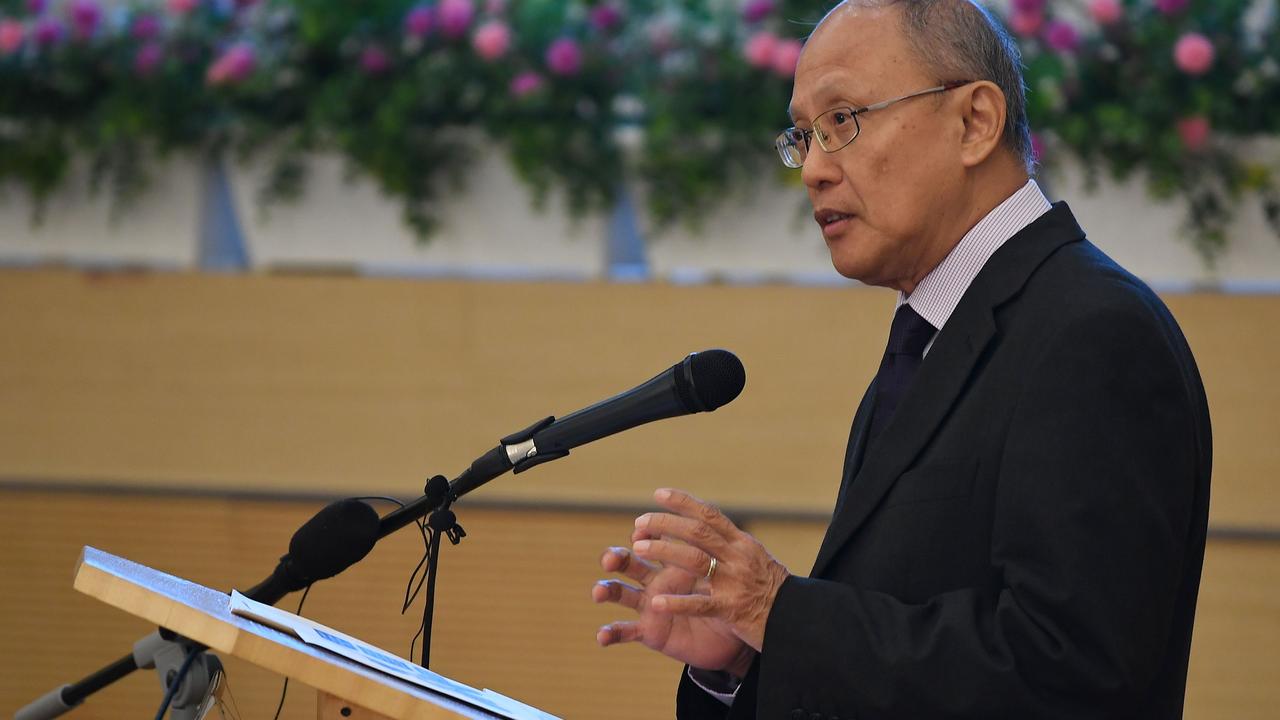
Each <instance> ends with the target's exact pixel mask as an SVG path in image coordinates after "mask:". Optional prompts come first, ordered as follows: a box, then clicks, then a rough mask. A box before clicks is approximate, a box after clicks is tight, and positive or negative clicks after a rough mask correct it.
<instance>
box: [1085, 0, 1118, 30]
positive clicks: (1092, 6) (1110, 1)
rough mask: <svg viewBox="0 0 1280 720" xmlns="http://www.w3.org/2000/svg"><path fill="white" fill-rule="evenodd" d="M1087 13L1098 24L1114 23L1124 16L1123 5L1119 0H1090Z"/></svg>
mask: <svg viewBox="0 0 1280 720" xmlns="http://www.w3.org/2000/svg"><path fill="white" fill-rule="evenodd" d="M1089 14H1090V15H1092V16H1093V21H1094V22H1096V23H1098V24H1099V25H1114V24H1115V23H1118V22H1120V19H1121V18H1123V17H1124V7H1123V6H1122V5H1121V4H1120V0H1090V2H1089Z"/></svg>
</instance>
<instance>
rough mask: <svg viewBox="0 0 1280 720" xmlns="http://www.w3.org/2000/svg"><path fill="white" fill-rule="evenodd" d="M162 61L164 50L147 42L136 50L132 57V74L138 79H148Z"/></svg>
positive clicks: (158, 45)
mask: <svg viewBox="0 0 1280 720" xmlns="http://www.w3.org/2000/svg"><path fill="white" fill-rule="evenodd" d="M163 60H164V48H162V47H160V43H155V42H149V43H147V44H145V45H143V46H142V47H140V48H138V52H137V53H135V54H134V56H133V74H134V75H137V76H138V77H150V76H151V75H152V73H154V72H155V71H156V69H157V68H159V67H160V63H161V61H163Z"/></svg>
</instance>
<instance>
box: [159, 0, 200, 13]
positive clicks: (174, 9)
mask: <svg viewBox="0 0 1280 720" xmlns="http://www.w3.org/2000/svg"><path fill="white" fill-rule="evenodd" d="M165 7H167V8H169V12H171V13H173V14H174V15H186V14H187V13H189V12H191V11H192V10H195V9H196V8H197V7H200V0H166V1H165Z"/></svg>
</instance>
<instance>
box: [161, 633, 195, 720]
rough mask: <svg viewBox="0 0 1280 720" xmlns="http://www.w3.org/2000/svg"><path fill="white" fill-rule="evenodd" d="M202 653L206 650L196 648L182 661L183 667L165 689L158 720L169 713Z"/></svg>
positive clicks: (162, 719)
mask: <svg viewBox="0 0 1280 720" xmlns="http://www.w3.org/2000/svg"><path fill="white" fill-rule="evenodd" d="M202 652H204V648H202V647H194V648H192V649H191V650H189V651H188V652H187V656H186V657H185V658H183V659H182V665H180V666H179V667H178V672H177V673H175V674H174V676H173V680H171V681H170V682H169V685H168V687H166V688H165V691H164V699H163V700H161V701H160V709H159V710H157V711H156V720H164V714H165V713H167V712H169V704H170V703H172V702H173V696H174V695H177V694H178V688H180V687H182V683H183V681H184V680H186V679H187V673H188V672H190V671H191V666H192V664H194V663H195V661H196V658H197V657H199V655H200V653H202Z"/></svg>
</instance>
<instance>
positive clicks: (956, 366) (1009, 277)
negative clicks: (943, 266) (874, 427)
mask: <svg viewBox="0 0 1280 720" xmlns="http://www.w3.org/2000/svg"><path fill="white" fill-rule="evenodd" d="M1083 236H1084V234H1083V232H1082V231H1081V230H1080V227H1079V225H1077V224H1076V222H1075V219H1074V218H1073V217H1072V215H1071V211H1070V210H1069V209H1068V208H1067V207H1066V205H1065V204H1063V203H1059V204H1057V205H1055V206H1054V208H1053V209H1052V210H1050V211H1049V212H1047V213H1045V214H1044V215H1042V216H1041V217H1040V218H1039V219H1037V220H1036V221H1035V222H1033V223H1032V224H1031V225H1029V226H1027V227H1026V228H1024V229H1023V230H1022V231H1021V232H1019V233H1018V234H1017V235H1015V236H1014V237H1013V238H1011V239H1010V240H1009V241H1008V242H1007V243H1005V244H1004V246H1002V247H1001V248H1000V250H998V251H996V253H995V254H994V255H992V256H991V259H990V260H988V261H987V264H986V265H985V266H984V267H983V269H982V271H981V272H979V273H978V276H977V277H976V278H975V279H974V281H973V284H972V285H970V286H969V289H968V290H967V291H966V292H965V295H964V298H963V299H962V300H961V301H960V304H959V306H957V307H956V310H955V312H954V313H952V315H951V318H950V319H949V320H948V321H947V324H946V326H945V327H944V328H943V330H942V331H941V332H940V333H939V334H938V337H937V339H936V340H935V341H934V344H933V347H932V348H931V349H930V351H929V354H928V356H927V357H926V358H925V360H924V362H923V363H922V364H921V366H920V370H919V372H918V373H917V375H916V378H915V380H914V381H913V382H912V384H911V388H910V389H909V390H908V391H907V394H906V395H905V396H903V398H902V402H901V404H900V405H899V407H898V410H897V412H895V413H894V416H893V419H892V420H890V422H889V424H888V425H887V426H885V428H884V430H883V431H882V432H881V433H880V435H879V436H878V437H877V438H876V441H875V443H873V444H872V445H871V446H870V447H869V448H868V447H865V445H866V433H867V430H868V428H869V426H870V422H869V420H870V413H869V412H868V411H867V410H868V408H867V406H868V405H870V404H873V403H871V402H869V401H868V400H867V399H864V401H863V403H862V407H860V408H859V412H858V419H856V420H855V421H854V432H853V433H852V435H854V436H858V437H859V438H860V442H859V443H858V445H860V446H863V447H855V448H854V449H853V450H852V451H851V452H850V453H849V459H847V461H846V472H852V473H854V474H853V477H851V478H847V479H846V480H845V482H844V486H843V489H842V491H841V497H840V499H839V501H838V502H837V504H836V511H835V514H834V516H833V517H832V519H831V525H830V527H828V528H827V535H826V537H825V538H824V539H823V541H822V547H821V549H819V551H818V558H817V560H816V561H815V562H814V566H813V571H812V573H811V575H812V576H813V577H819V576H821V574H822V573H824V572H825V571H826V569H827V566H828V565H829V564H830V563H831V560H832V559H833V558H834V557H835V555H836V553H837V552H838V551H839V550H840V548H841V547H843V546H844V545H845V543H847V542H848V541H849V540H850V538H852V537H853V535H854V533H856V532H857V530H858V528H859V527H861V526H862V525H863V523H865V522H866V520H867V518H868V517H870V516H871V514H872V512H873V511H874V510H875V509H876V507H877V506H878V505H879V503H880V500H881V499H882V498H883V497H884V496H885V495H886V494H887V493H888V492H889V489H890V488H892V487H893V484H894V483H895V482H896V481H897V479H898V478H899V477H900V476H901V475H902V474H903V473H904V472H905V471H906V470H907V469H909V468H910V467H911V464H912V462H913V461H914V460H915V459H916V457H917V456H919V454H920V452H921V451H922V450H923V449H924V448H925V446H926V445H927V444H928V443H929V440H930V439H931V438H932V437H933V435H934V433H935V432H936V430H937V429H938V426H939V425H940V424H941V423H942V421H943V420H944V419H945V418H946V416H947V415H948V413H949V412H950V411H951V408H952V407H953V406H954V405H955V402H956V400H957V399H958V398H959V397H960V395H961V393H962V391H963V390H964V388H965V386H966V385H967V383H968V380H969V377H970V375H971V374H972V373H973V370H974V367H975V366H976V365H977V363H978V360H979V359H980V358H981V357H982V354H983V352H984V351H985V350H986V348H987V346H988V345H990V344H991V342H992V340H993V339H994V338H995V337H996V324H995V318H994V312H995V309H996V307H998V306H999V305H1000V304H1002V303H1003V302H1005V301H1006V300H1008V299H1009V298H1010V297H1011V296H1013V295H1014V294H1016V293H1017V292H1018V291H1019V290H1020V289H1021V288H1022V286H1023V285H1024V284H1025V283H1026V281H1027V279H1028V278H1029V277H1030V276H1031V274H1032V273H1033V272H1034V271H1035V269H1036V268H1037V267H1039V265H1040V263H1042V262H1044V260H1045V259H1046V258H1048V257H1049V255H1051V254H1052V253H1053V251H1055V250H1057V249H1058V248H1059V247H1061V246H1062V245H1064V244H1066V243H1067V242H1071V241H1073V240H1079V239H1081V238H1083ZM859 426H861V427H859ZM855 455H856V459H857V460H859V461H860V462H861V465H860V466H859V464H857V463H854V462H851V460H853V459H855Z"/></svg>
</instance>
